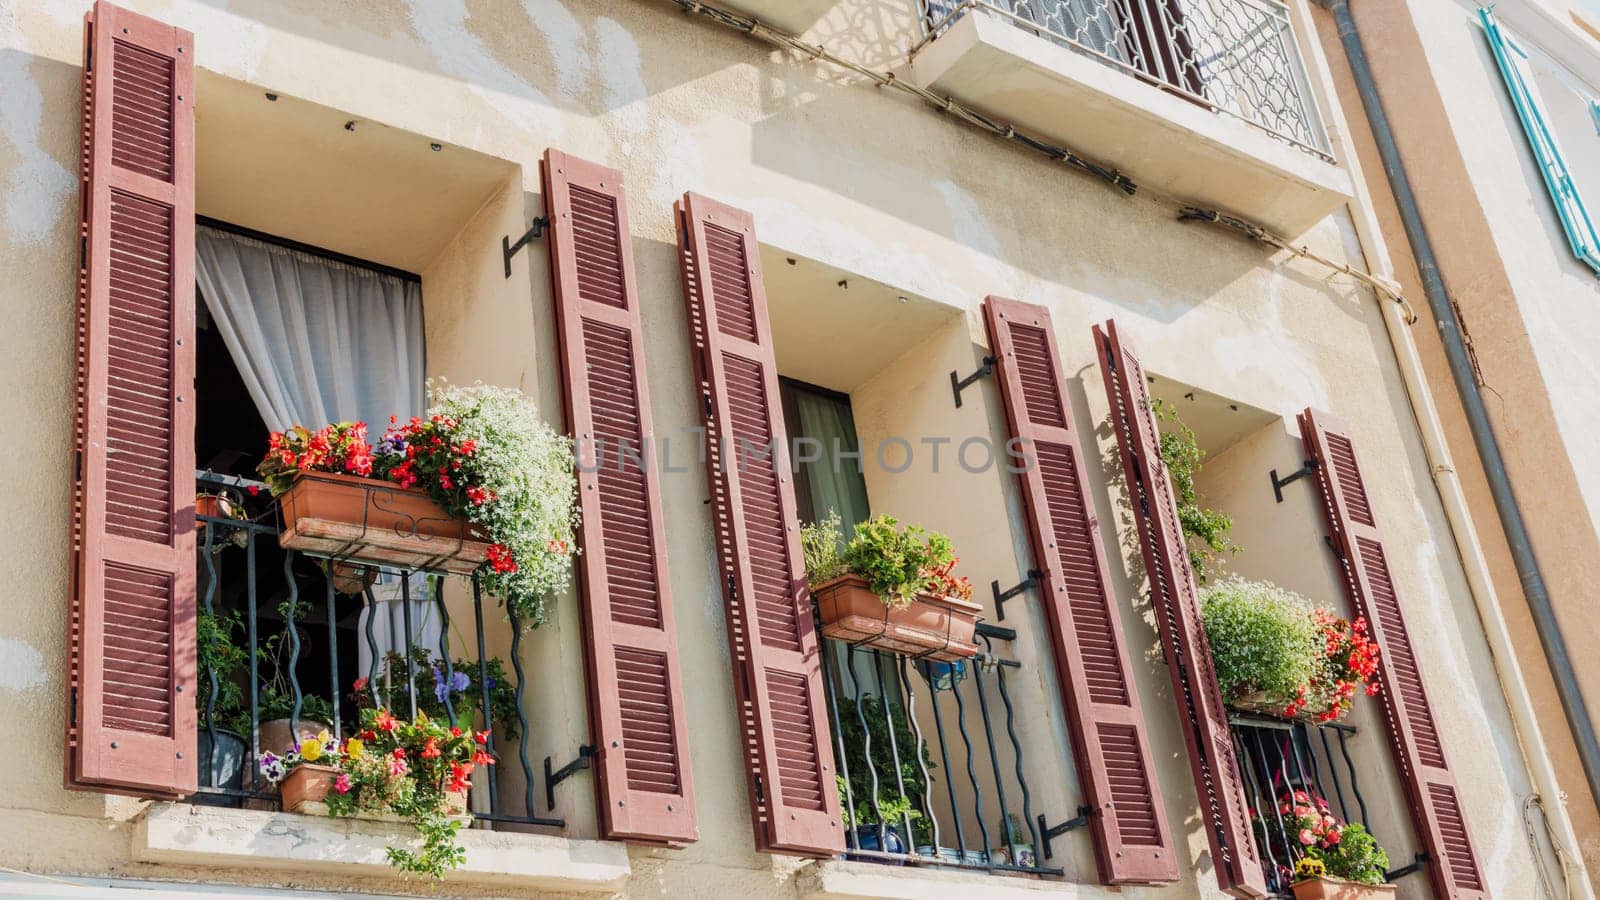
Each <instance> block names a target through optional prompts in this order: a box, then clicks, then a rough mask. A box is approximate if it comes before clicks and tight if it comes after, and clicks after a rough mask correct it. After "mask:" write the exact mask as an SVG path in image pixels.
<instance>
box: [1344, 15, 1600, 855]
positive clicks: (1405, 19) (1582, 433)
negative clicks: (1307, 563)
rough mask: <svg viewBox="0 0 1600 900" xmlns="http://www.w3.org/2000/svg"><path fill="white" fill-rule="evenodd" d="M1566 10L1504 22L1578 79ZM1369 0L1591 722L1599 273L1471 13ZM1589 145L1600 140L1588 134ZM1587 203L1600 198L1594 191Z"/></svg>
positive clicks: (1493, 519)
mask: <svg viewBox="0 0 1600 900" xmlns="http://www.w3.org/2000/svg"><path fill="white" fill-rule="evenodd" d="M1561 5H1562V4H1560V3H1551V4H1548V6H1549V7H1550V8H1551V10H1553V15H1552V16H1550V17H1549V18H1545V17H1542V16H1540V15H1539V14H1538V13H1537V11H1536V10H1534V9H1531V8H1530V7H1531V4H1514V3H1502V4H1499V5H1498V7H1497V12H1498V15H1499V18H1500V22H1501V25H1502V27H1503V28H1505V29H1506V30H1508V31H1510V32H1511V33H1512V34H1514V35H1515V36H1516V37H1517V38H1518V39H1519V40H1520V41H1521V42H1522V43H1523V44H1524V45H1527V46H1529V48H1530V50H1532V51H1533V52H1534V53H1536V54H1539V55H1540V56H1541V57H1542V60H1548V59H1550V57H1549V56H1548V55H1547V51H1544V50H1542V49H1541V48H1540V46H1539V44H1537V43H1535V42H1534V41H1535V39H1536V38H1543V39H1544V40H1545V41H1547V42H1549V43H1551V45H1552V49H1553V50H1557V51H1559V52H1561V53H1562V54H1563V58H1564V59H1565V62H1564V63H1563V65H1564V66H1567V67H1569V68H1570V70H1571V74H1570V75H1569V77H1571V78H1573V79H1574V81H1580V80H1581V74H1580V73H1583V72H1592V71H1594V69H1595V66H1596V64H1597V63H1600V43H1596V42H1595V41H1594V40H1592V39H1590V38H1588V37H1586V36H1583V35H1581V34H1580V33H1578V32H1576V31H1573V32H1572V33H1571V34H1570V35H1569V36H1567V37H1566V38H1563V37H1562V35H1563V34H1564V32H1562V30H1561V29H1562V28H1564V27H1565V26H1563V25H1561V24H1560V23H1561V22H1562V21H1563V20H1564V19H1565V16H1564V14H1563V13H1562V11H1561V10H1560V9H1559V7H1560V6H1561ZM1355 9H1356V19H1357V25H1358V26H1359V27H1360V29H1361V34H1362V38H1363V40H1364V42H1365V44H1366V47H1367V50H1368V54H1369V56H1370V57H1371V61H1372V66H1373V69H1374V72H1375V74H1376V77H1377V79H1378V83H1379V88H1380V93H1381V95H1382V97H1383V101H1384V104H1385V106H1386V108H1387V109H1388V111H1389V114H1390V117H1391V121H1392V123H1393V126H1394V129H1395V134H1396V138H1397V140H1398V142H1399V145H1400V148H1401V152H1402V155H1403V157H1404V158H1405V160H1406V163H1407V167H1408V170H1409V172H1410V175H1411V178H1412V181H1413V184H1414V186H1415V189H1416V191H1417V194H1418V197H1419V201H1420V203H1421V206H1422V212H1423V218H1424V221H1425V222H1426V223H1427V226H1428V230H1429V234H1430V237H1431V238H1432V241H1433V243H1434V245H1435V250H1436V252H1437V254H1438V257H1439V262H1440V268H1441V271H1442V274H1443V276H1444V279H1445V283H1446V285H1447V287H1448V289H1449V292H1450V296H1451V298H1452V299H1453V300H1454V301H1455V302H1456V304H1457V305H1458V307H1459V309H1460V316H1461V319H1462V322H1463V325H1464V328H1465V330H1466V332H1467V334H1468V336H1469V338H1470V340H1471V346H1472V348H1473V351H1474V355H1475V358H1476V360H1477V364H1478V366H1479V368H1480V370H1481V379H1480V381H1481V383H1482V385H1483V392H1484V398H1485V401H1486V403H1487V405H1488V409H1489V414H1490V417H1491V420H1492V421H1493V423H1494V426H1495V432H1496V435H1497V437H1498V438H1499V441H1500V445H1501V449H1502V451H1503V453H1504V454H1505V457H1506V462H1507V467H1508V470H1509V472H1510V474H1511V478H1512V481H1513V484H1514V486H1515V489H1516V492H1517V497H1518V501H1519V504H1520V506H1521V508H1522V511H1523V515H1524V517H1525V519H1526V520H1527V524H1528V527H1529V529H1530V532H1531V534H1532V538H1533V543H1534V548H1535V551H1536V553H1537V555H1538V558H1539V562H1540V565H1541V568H1542V569H1543V572H1544V577H1545V580H1546V584H1547V586H1548V589H1549V593H1550V596H1551V599H1552V602H1553V603H1554V605H1555V608H1556V615H1557V618H1558V619H1559V621H1560V623H1561V627H1562V632H1563V635H1564V637H1565V639H1566V642H1567V646H1568V649H1569V651H1570V653H1571V656H1572V658H1573V660H1575V661H1577V662H1578V669H1577V676H1578V680H1579V682H1580V685H1581V687H1582V689H1583V692H1584V694H1585V696H1586V697H1587V698H1588V706H1589V709H1590V714H1591V716H1593V715H1594V714H1595V713H1596V711H1597V710H1600V701H1597V700H1596V698H1600V675H1597V673H1596V671H1595V669H1594V667H1593V666H1586V665H1583V661H1584V660H1588V659H1593V658H1594V657H1595V654H1596V653H1597V652H1600V643H1597V641H1600V627H1597V625H1600V620H1597V618H1596V615H1597V610H1596V607H1595V604H1594V589H1593V578H1592V569H1593V560H1594V559H1595V558H1596V554H1597V553H1600V535H1597V527H1596V522H1595V515H1594V511H1595V504H1594V496H1595V491H1594V478H1595V472H1594V467H1593V466H1591V465H1588V456H1589V448H1590V447H1592V446H1593V445H1594V442H1595V440H1596V438H1597V437H1600V432H1597V430H1596V429H1597V425H1596V421H1597V420H1596V418H1595V415H1594V414H1595V412H1597V411H1600V410H1596V408H1595V406H1594V404H1595V403H1596V402H1597V401H1596V393H1595V391H1594V375H1595V372H1594V354H1593V352H1592V349H1591V348H1589V347H1586V346H1583V345H1581V339H1580V336H1581V335H1583V334H1586V333H1592V331H1593V328H1594V325H1595V323H1594V322H1593V318H1594V315H1595V310H1596V301H1597V300H1600V279H1597V278H1596V276H1595V275H1594V273H1593V271H1592V270H1590V269H1589V268H1588V267H1586V266H1584V265H1583V264H1582V263H1580V262H1579V261H1578V260H1577V259H1576V258H1575V257H1574V256H1573V254H1572V251H1571V250H1570V249H1569V247H1568V245H1567V240H1566V236H1565V234H1564V233H1563V232H1562V230H1561V226H1560V223H1559V220H1558V219H1557V218H1556V215H1555V211H1554V209H1553V207H1552V206H1551V203H1550V201H1549V196H1548V193H1547V192H1546V190H1545V187H1544V184H1543V181H1542V180H1541V177H1540V175H1539V172H1538V170H1537V168H1536V167H1535V165H1534V162H1533V157H1532V154H1531V152H1530V151H1529V149H1528V144H1527V140H1526V138H1525V136H1524V134H1523V132H1522V128H1521V125H1520V123H1519V122H1518V120H1517V117H1516V113H1515V111H1514V110H1513V108H1512V106H1511V103H1510V101H1509V99H1508V97H1507V95H1506V91H1505V87H1504V84H1503V82H1502V81H1501V79H1500V75H1499V72H1498V70H1497V69H1496V67H1495V63H1494V59H1493V57H1492V55H1491V54H1490V51H1489V47H1488V43H1487V40H1486V39H1485V37H1484V35H1483V32H1482V29H1481V27H1480V26H1479V25H1478V24H1477V16H1476V13H1475V9H1474V7H1473V6H1472V5H1471V4H1466V3H1455V2H1451V0H1411V2H1408V3H1404V4H1383V5H1373V4H1360V5H1357V6H1356V7H1355ZM1317 21H1318V31H1319V37H1320V39H1321V40H1322V41H1323V43H1324V45H1325V46H1326V47H1327V48H1328V57H1329V59H1330V62H1331V64H1332V68H1333V70H1334V74H1335V79H1336V81H1337V83H1338V84H1339V86H1340V94H1341V96H1342V97H1344V98H1346V102H1348V103H1351V104H1354V103H1356V100H1355V99H1354V86H1353V83H1352V82H1351V81H1350V78H1349V73H1348V67H1347V65H1346V64H1345V62H1344V60H1343V55H1342V51H1341V50H1340V49H1339V45H1338V37H1337V35H1336V34H1335V32H1334V28H1333V25H1332V22H1331V20H1330V19H1329V18H1328V17H1326V16H1325V15H1323V14H1321V13H1319V14H1318V15H1317ZM1552 23H1554V24H1552ZM1552 29H1553V30H1552ZM1590 83H1591V84H1593V83H1594V82H1590ZM1590 90H1591V91H1593V90H1594V88H1592V87H1591V88H1590ZM1349 125H1350V133H1351V136H1352V137H1353V139H1354V140H1355V142H1356V144H1357V146H1358V147H1359V151H1360V155H1361V162H1362V165H1363V168H1364V170H1365V171H1366V173H1367V176H1368V183H1369V186H1370V187H1371V190H1372V195H1373V197H1374V201H1373V202H1374V207H1375V210H1376V211H1377V213H1378V216H1379V220H1380V221H1381V222H1382V227H1383V230H1384V234H1385V237H1386V239H1387V241H1388V244H1389V247H1390V248H1391V251H1392V253H1393V255H1394V257H1395V262H1396V265H1397V270H1396V271H1397V276H1398V277H1399V279H1400V281H1401V283H1402V284H1403V286H1404V287H1405V290H1406V293H1407V294H1408V295H1409V296H1410V297H1412V298H1414V301H1420V298H1421V297H1422V287H1421V283H1420V280H1419V278H1418V276H1417V272H1416V266H1415V262H1414V261H1413V260H1412V259H1411V257H1410V251H1409V247H1408V245H1407V244H1406V241H1405V237H1404V232H1403V230H1402V229H1401V226H1400V220H1399V215H1398V213H1397V211H1396V209H1395V206H1394V202H1393V199H1392V197H1391V196H1390V194H1389V192H1388V187H1387V184H1386V182H1385V181H1384V179H1383V174H1382V173H1383V169H1382V166H1381V165H1380V164H1379V162H1378V159H1377V156H1376V150H1375V148H1374V146H1373V144H1372V142H1371V136H1370V131H1369V130H1368V128H1367V125H1366V122H1365V120H1364V119H1359V117H1357V118H1355V119H1352V120H1351V121H1350V122H1349ZM1580 133H1581V132H1580ZM1565 136H1566V135H1565V134H1564V135H1563V137H1565ZM1589 139H1590V140H1597V139H1600V138H1596V137H1595V136H1594V135H1593V133H1592V132H1591V133H1590V134H1589ZM1563 152H1564V153H1565V154H1566V155H1567V156H1568V157H1569V158H1576V159H1579V160H1583V161H1581V162H1579V163H1578V164H1579V165H1580V166H1584V165H1587V162H1586V160H1588V159H1590V158H1592V157H1593V156H1594V154H1595V147H1593V146H1588V147H1585V146H1584V145H1583V144H1581V143H1580V144H1576V145H1570V144H1569V145H1564V146H1563ZM1589 202H1590V204H1591V206H1592V205H1593V204H1594V203H1595V202H1597V201H1596V200H1595V199H1590V200H1589ZM1414 305H1415V306H1417V307H1419V314H1420V315H1421V322H1420V323H1419V324H1418V325H1417V326H1416V331H1417V335H1418V341H1417V343H1418V347H1419V351H1420V353H1421V355H1422V357H1423V361H1424V366H1425V369H1426V371H1427V374H1428V378H1429V382H1430V385H1431V389H1432V393H1433V397H1434V400H1435V402H1436V403H1437V404H1438V407H1439V410H1440V414H1441V417H1442V418H1443V420H1444V425H1445V430H1446V433H1447V437H1448V441H1449V445H1450V449H1451V452H1452V453H1453V455H1454V457H1455V460H1456V463H1457V467H1458V470H1459V472H1460V474H1461V479H1462V483H1463V487H1464V488H1465V490H1466V492H1467V496H1468V500H1469V502H1470V504H1471V506H1472V508H1473V509H1474V510H1475V515H1476V523H1475V524H1476V527H1477V531H1478V534H1479V535H1480V537H1481V538H1482V540H1483V543H1484V547H1485V550H1486V553H1487V554H1488V557H1489V561H1490V564H1491V571H1492V573H1493V577H1494V585H1495V591H1496V593H1497V594H1498V596H1499V598H1500V600H1501V604H1502V607H1503V610H1504V612H1505V615H1506V618H1507V621H1508V624H1509V626H1510V628H1511V632H1512V636H1513V639H1514V642H1515V644H1516V646H1517V647H1518V648H1519V650H1520V651H1521V656H1520V660H1519V661H1520V663H1521V665H1522V667H1523V671H1524V673H1525V674H1526V676H1527V679H1528V682H1529V688H1530V691H1531V692H1532V694H1533V698H1534V703H1535V705H1536V708H1537V714H1538V718H1539V723H1540V728H1541V731H1542V732H1543V734H1544V736H1545V738H1546V740H1547V741H1548V743H1549V745H1550V752H1551V756H1552V759H1553V760H1554V762H1555V764H1556V771H1557V772H1558V773H1560V776H1561V778H1562V779H1563V781H1562V784H1563V787H1564V788H1565V790H1566V792H1567V794H1568V802H1567V807H1568V810H1569V812H1570V814H1571V816H1572V819H1573V824H1574V827H1575V829H1576V831H1577V834H1578V836H1579V840H1580V841H1581V842H1582V844H1583V846H1584V850H1583V852H1584V856H1585V858H1586V860H1587V862H1588V864H1589V865H1590V866H1591V867H1593V866H1594V865H1595V863H1596V862H1597V861H1600V813H1597V810H1596V805H1595V798H1594V797H1593V796H1592V795H1591V794H1590V792H1589V790H1588V787H1587V784H1586V782H1585V780H1584V778H1583V772H1582V768H1581V766H1580V764H1579V761H1578V756H1577V751H1576V749H1575V748H1574V746H1573V743H1572V739H1571V736H1570V732H1569V731H1568V728H1567V725H1566V719H1565V716H1564V715H1563V713H1562V709H1561V706H1560V702H1559V700H1558V698H1557V696H1556V693H1555V686H1554V682H1553V680H1552V678H1551V676H1550V671H1549V668H1548V664H1547V663H1546V661H1545V659H1544V657H1543V654H1542V651H1541V649H1540V644H1539V640H1538V637H1537V634H1536V632H1535V631H1534V629H1533V624H1532V620H1531V617H1530V614H1529V611H1528V608H1527V605H1526V602H1525V600H1524V599H1523V596H1522V590H1521V584H1520V582H1519V579H1518V577H1517V574H1516V570H1515V567H1514V565H1513V564H1512V561H1511V557H1510V552H1509V550H1508V548H1507V546H1506V543H1505V539H1504V537H1503V532H1501V530H1500V527H1499V522H1498V518H1497V516H1496V513H1495V507H1494V503H1493V500H1492V498H1491V497H1490V494H1489V490H1488V485H1487V482H1486V480H1485V479H1484V475H1483V470H1482V468H1481V465H1480V464H1479V462H1478V459H1477V456H1476V453H1475V451H1474V448H1473V443H1472V440H1471V435H1470V433H1469V431H1468V429H1467V425H1466V420H1465V416H1464V414H1463V412H1462V409H1461V404H1460V400H1459V398H1458V396H1457V394H1456V392H1455V389H1454V386H1453V384H1452V382H1451V379H1450V374H1449V369H1448V368H1447V366H1446V364H1445V360H1444V356H1443V349H1442V346H1441V345H1440V342H1439V341H1438V340H1437V339H1436V338H1434V337H1433V336H1432V332H1433V319H1432V317H1431V316H1430V315H1429V313H1428V310H1427V307H1426V305H1425V304H1422V303H1420V302H1415V303H1414ZM1592 871H1593V869H1592V868H1591V872H1592Z"/></svg>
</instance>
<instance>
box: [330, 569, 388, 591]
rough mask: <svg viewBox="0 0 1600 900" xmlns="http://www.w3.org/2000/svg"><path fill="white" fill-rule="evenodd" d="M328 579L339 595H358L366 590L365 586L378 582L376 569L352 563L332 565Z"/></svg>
mask: <svg viewBox="0 0 1600 900" xmlns="http://www.w3.org/2000/svg"><path fill="white" fill-rule="evenodd" d="M328 577H329V578H330V579H331V580H332V581H333V589H334V590H335V591H337V592H339V593H341V594H359V593H361V592H363V591H365V590H366V589H367V585H369V584H372V583H373V582H374V581H376V580H378V569H377V567H375V566H358V565H355V564H354V563H334V564H333V569H332V571H330V572H329V573H328Z"/></svg>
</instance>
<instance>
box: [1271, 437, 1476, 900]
mask: <svg viewBox="0 0 1600 900" xmlns="http://www.w3.org/2000/svg"><path fill="white" fill-rule="evenodd" d="M1299 421H1300V435H1301V437H1302V439H1303V440H1304V441H1305V445H1306V450H1307V452H1308V453H1310V455H1311V458H1312V459H1313V460H1315V461H1316V470H1317V485H1318V488H1319V489H1320V491H1321V493H1322V509H1323V512H1324V514H1325V516H1326V518H1327V521H1328V528H1329V530H1330V531H1331V532H1332V537H1333V542H1334V545H1335V547H1336V548H1337V549H1338V553H1339V559H1340V566H1341V568H1342V570H1343V574H1344V586H1345V593H1346V595H1347V596H1348V597H1349V599H1350V605H1351V607H1353V608H1354V609H1355V610H1356V612H1358V613H1359V614H1360V615H1362V616H1365V617H1366V619H1367V623H1368V625H1369V627H1370V628H1371V629H1372V637H1373V639H1374V640H1376V641H1377V642H1378V646H1379V650H1380V655H1379V665H1378V679H1379V684H1380V685H1381V688H1382V689H1381V691H1380V692H1379V694H1378V700H1379V704H1380V705H1381V706H1382V709H1383V718H1384V725H1385V727H1386V729H1387V731H1388V734H1389V745H1390V748H1391V750H1393V752H1394V758H1395V762H1396V764H1397V765H1398V766H1399V767H1400V776H1401V781H1402V782H1404V784H1405V789H1406V796H1407V800H1408V801H1409V805H1410V809H1411V820H1412V823H1413V825H1414V826H1415V828H1416V832H1417V834H1418V835H1419V836H1420V837H1421V839H1422V843H1423V846H1424V847H1425V849H1426V850H1427V852H1428V856H1429V863H1428V872H1429V874H1430V876H1431V877H1432V879H1433V884H1434V889H1435V890H1436V891H1437V892H1438V893H1439V894H1440V895H1441V896H1445V897H1463V898H1467V897H1487V896H1489V892H1488V890H1487V889H1486V888H1485V886H1484V881H1483V874H1482V870H1481V869H1480V868H1479V866H1478V859H1477V854H1476V853H1475V852H1474V851H1473V845H1472V838H1471V835H1470V834H1469V833H1468V831H1467V823H1466V819H1465V817H1464V816H1463V814H1462V811H1461V801H1460V797H1459V794H1458V793H1457V790H1456V782H1455V777H1454V776H1453V775H1451V773H1450V766H1449V762H1448V761H1447V760H1446V759H1445V752H1444V744H1443V742H1442V741H1440V739H1439V728H1438V724H1437V723H1436V721H1435V720H1434V715H1433V708H1432V707H1431V706H1430V705H1429V703H1428V692H1427V689H1426V688H1425V687H1424V686H1423V682H1422V670H1421V668H1420V667H1419V666H1418V664H1417V655H1416V650H1415V648H1414V646H1413V643H1412V640H1411V632H1410V630H1409V629H1408V628H1407V626H1406V617H1405V613H1404V612H1403V611H1402V610H1401V608H1400V598H1399V596H1398V595H1397V593H1396V591H1395V587H1394V580H1393V579H1392V578H1391V577H1390V573H1389V561H1388V559H1387V557H1386V556H1385V555H1384V549H1383V536H1382V535H1381V534H1380V533H1379V531H1378V523H1377V519H1376V518H1375V517H1374V516H1373V514H1372V502H1371V498H1370V496H1369V495H1368V492H1367V485H1366V482H1365V481H1364V480H1363V479H1362V471H1361V464H1360V461H1359V459H1358V458H1357V455H1356V448H1355V441H1354V440H1353V439H1352V437H1351V433H1350V428H1349V426H1347V425H1346V424H1345V423H1344V422H1342V421H1340V420H1339V419H1337V418H1335V417H1333V416H1330V415H1328V414H1327V413H1323V412H1317V411H1315V410H1311V409H1307V410H1306V411H1305V412H1303V413H1301V414H1300V417H1299Z"/></svg>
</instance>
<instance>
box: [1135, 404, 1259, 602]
mask: <svg viewBox="0 0 1600 900" xmlns="http://www.w3.org/2000/svg"><path fill="white" fill-rule="evenodd" d="M1150 406H1151V409H1152V410H1153V411H1154V412H1155V414H1156V418H1157V419H1158V420H1159V421H1160V422H1161V423H1162V428H1161V461H1162V462H1163V463H1166V466H1167V475H1168V477H1169V478H1170V479H1171V480H1172V490H1173V493H1174V494H1175V495H1176V499H1177V501H1178V522H1179V524H1181V525H1182V526H1183V533H1184V536H1185V537H1187V538H1189V540H1188V549H1189V565H1190V566H1192V567H1193V568H1194V575H1195V578H1196V579H1198V580H1199V582H1200V583H1201V584H1205V583H1206V582H1207V581H1209V580H1210V578H1211V575H1212V574H1213V573H1214V571H1215V567H1216V565H1217V562H1218V560H1219V559H1220V558H1221V557H1223V556H1232V555H1233V554H1235V553H1238V552H1239V551H1240V550H1241V549H1242V548H1240V547H1239V545H1238V544H1235V543H1234V542H1233V541H1231V540H1229V539H1228V531H1229V529H1231V528H1233V520H1232V519H1231V518H1229V517H1228V516H1227V515H1226V514H1225V513H1222V512H1220V511H1218V510H1215V509H1207V508H1205V507H1204V506H1201V505H1200V500H1199V497H1198V496H1196V494H1195V489H1194V479H1195V476H1196V475H1198V474H1199V473H1200V468H1201V466H1202V465H1203V464H1204V463H1205V456H1206V454H1205V451H1204V450H1201V449H1200V443H1199V441H1198V440H1196V439H1195V436H1194V431H1193V430H1192V429H1190V428H1189V426H1188V425H1186V424H1184V422H1183V420H1182V419H1180V418H1179V417H1178V412H1177V410H1175V409H1173V408H1172V404H1170V403H1165V402H1162V401H1161V400H1152V401H1151V403H1150Z"/></svg>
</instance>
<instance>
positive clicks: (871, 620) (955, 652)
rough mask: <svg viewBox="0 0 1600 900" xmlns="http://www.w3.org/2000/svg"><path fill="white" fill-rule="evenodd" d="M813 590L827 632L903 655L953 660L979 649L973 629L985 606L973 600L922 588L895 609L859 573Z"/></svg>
mask: <svg viewBox="0 0 1600 900" xmlns="http://www.w3.org/2000/svg"><path fill="white" fill-rule="evenodd" d="M812 594H813V595H814V596H815V597H816V598H817V610H818V612H819V613H820V614H821V616H822V635H823V637H827V638H832V639H833V640H836V641H844V642H845V643H848V644H861V645H864V646H867V647H875V648H877V649H879V650H884V651H887V652H889V653H895V654H899V655H901V656H915V657H925V658H927V659H937V660H943V661H946V662H949V661H951V660H957V659H965V658H967V657H969V656H975V655H977V653H978V645H977V643H975V642H974V641H973V634H974V633H975V631H976V629H977V627H978V617H979V614H980V613H982V612H983V607H981V606H979V605H978V604H976V603H973V602H971V601H970V600H958V599H956V598H954V597H938V596H935V595H933V594H918V595H917V597H916V599H915V600H913V601H911V605H909V606H906V607H904V608H903V609H895V608H894V607H891V606H889V605H888V604H886V603H884V602H883V601H882V600H881V599H879V597H878V595H877V594H874V593H873V592H872V590H871V588H869V587H867V581H866V579H865V578H862V577H861V576H859V575H840V576H839V577H838V578H835V579H832V580H831V581H827V582H824V583H823V584H820V585H818V586H817V587H816V588H815V589H814V590H813V591H812Z"/></svg>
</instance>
